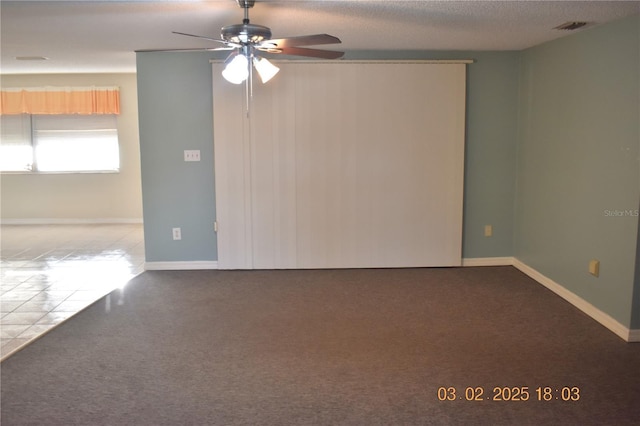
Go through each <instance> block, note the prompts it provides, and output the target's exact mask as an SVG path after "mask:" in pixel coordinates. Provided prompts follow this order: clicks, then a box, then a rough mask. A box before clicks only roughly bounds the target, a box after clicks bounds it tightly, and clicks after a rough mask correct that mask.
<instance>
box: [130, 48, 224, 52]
mask: <svg viewBox="0 0 640 426" xmlns="http://www.w3.org/2000/svg"><path fill="white" fill-rule="evenodd" d="M233 49H235V47H215V48H213V47H211V48H209V47H195V48H187V49H138V50H136V51H135V52H213V51H217V50H233Z"/></svg>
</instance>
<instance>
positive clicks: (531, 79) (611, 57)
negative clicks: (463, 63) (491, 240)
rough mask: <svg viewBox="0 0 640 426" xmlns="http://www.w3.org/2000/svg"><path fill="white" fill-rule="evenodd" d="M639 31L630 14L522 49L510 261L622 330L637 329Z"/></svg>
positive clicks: (635, 20) (639, 186) (639, 152)
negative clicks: (594, 263) (591, 267)
mask: <svg viewBox="0 0 640 426" xmlns="http://www.w3.org/2000/svg"><path fill="white" fill-rule="evenodd" d="M639 28H640V19H639V17H638V16H634V17H631V18H627V19H624V20H621V21H618V22H614V23H611V24H608V25H604V26H602V27H594V28H592V29H587V30H584V31H581V32H579V33H576V34H574V35H571V36H567V37H564V38H561V39H559V40H556V41H553V42H550V43H546V44H543V45H540V46H536V47H533V48H531V49H528V50H526V51H524V52H522V58H521V65H520V101H519V108H520V113H519V126H518V129H519V134H518V154H517V191H516V193H517V196H516V216H515V217H516V221H515V233H514V238H515V250H514V255H515V257H516V258H518V259H519V260H521V261H522V262H524V263H525V264H527V265H529V266H530V267H532V268H534V269H536V270H537V271H539V272H540V273H542V274H544V275H546V276H547V277H549V278H551V279H552V280H554V281H555V282H557V283H559V284H560V285H562V286H564V287H566V288H567V289H568V290H569V291H571V292H573V293H575V294H576V295H578V296H580V297H581V298H583V299H584V300H586V301H588V302H590V303H591V304H593V305H594V306H595V307H597V308H598V309H600V310H602V311H604V312H605V313H607V314H609V315H610V316H611V317H613V318H614V319H616V320H617V321H619V322H620V323H621V324H623V325H624V326H627V327H630V328H638V327H640V321H639V319H640V318H639V317H638V313H637V310H638V309H639V306H638V305H639V303H638V297H639V296H638V292H639V291H640V289H639V288H638V278H637V277H635V274H636V262H637V259H638V257H637V253H636V251H637V248H638V215H637V209H638V205H639V194H640V165H639V161H638V160H639V155H640V151H639V145H640V133H639V122H640V120H639V117H640V110H639V105H640V85H639V78H640V66H639V64H640V57H639V54H640V43H639V41H640V37H639ZM591 259H598V260H600V277H599V278H596V277H594V276H592V275H590V274H589V273H588V263H589V260H591ZM634 286H635V287H636V288H635V289H634ZM634 290H635V294H636V296H635V301H636V303H635V308H634V307H633V300H634V298H633V294H634ZM634 309H635V311H636V313H635V315H632V311H633V310H634ZM632 318H633V320H632Z"/></svg>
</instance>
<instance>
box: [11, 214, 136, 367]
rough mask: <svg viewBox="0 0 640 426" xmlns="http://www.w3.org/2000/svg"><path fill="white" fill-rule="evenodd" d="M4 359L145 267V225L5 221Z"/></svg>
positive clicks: (118, 286) (123, 283)
mask: <svg viewBox="0 0 640 426" xmlns="http://www.w3.org/2000/svg"><path fill="white" fill-rule="evenodd" d="M0 241H1V250H0V359H5V358H7V357H8V356H10V355H11V354H12V353H14V352H16V351H17V350H19V349H21V348H22V347H24V346H25V345H27V344H29V342H32V341H33V340H35V339H37V338H38V337H40V336H41V335H43V334H44V333H46V332H47V331H49V330H51V329H52V328H53V327H55V326H56V325H59V324H60V323H62V322H63V321H65V320H66V319H68V318H69V317H71V316H72V315H74V314H76V313H78V312H79V311H81V310H82V309H84V308H86V307H87V306H89V305H91V304H92V303H94V302H95V301H96V300H98V299H100V298H101V297H102V296H104V295H105V294H107V293H110V292H111V291H113V290H115V289H117V288H122V287H124V285H125V284H126V283H127V282H128V281H129V280H130V279H131V278H133V277H134V276H136V275H138V274H139V273H141V272H142V271H143V269H144V239H143V231H142V225H140V224H125V225H120V224H118V225H2V226H1V227H0Z"/></svg>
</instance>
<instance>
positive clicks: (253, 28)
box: [222, 23, 271, 44]
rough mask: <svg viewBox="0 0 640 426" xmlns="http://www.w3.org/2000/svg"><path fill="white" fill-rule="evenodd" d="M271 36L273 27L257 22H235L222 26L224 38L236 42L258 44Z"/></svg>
mask: <svg viewBox="0 0 640 426" xmlns="http://www.w3.org/2000/svg"><path fill="white" fill-rule="evenodd" d="M270 38H271V29H270V28H268V27H264V26H262V25H255V24H248V23H243V24H235V25H227V26H226V27H222V39H223V40H224V41H227V42H229V43H236V44H257V43H260V42H262V41H264V40H269V39H270Z"/></svg>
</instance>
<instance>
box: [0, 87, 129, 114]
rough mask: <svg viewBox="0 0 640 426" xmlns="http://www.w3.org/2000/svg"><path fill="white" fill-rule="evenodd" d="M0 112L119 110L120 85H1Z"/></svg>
mask: <svg viewBox="0 0 640 426" xmlns="http://www.w3.org/2000/svg"><path fill="white" fill-rule="evenodd" d="M1 93H2V102H1V104H0V114H7V115H8V114H120V89H119V88H118V87H96V86H91V87H29V88H2V90H1Z"/></svg>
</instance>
